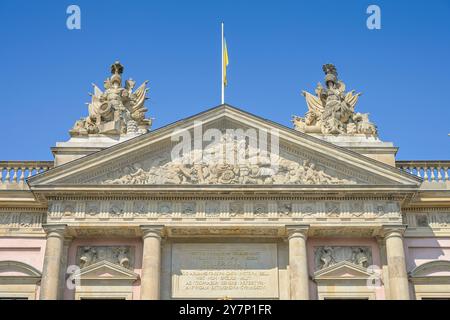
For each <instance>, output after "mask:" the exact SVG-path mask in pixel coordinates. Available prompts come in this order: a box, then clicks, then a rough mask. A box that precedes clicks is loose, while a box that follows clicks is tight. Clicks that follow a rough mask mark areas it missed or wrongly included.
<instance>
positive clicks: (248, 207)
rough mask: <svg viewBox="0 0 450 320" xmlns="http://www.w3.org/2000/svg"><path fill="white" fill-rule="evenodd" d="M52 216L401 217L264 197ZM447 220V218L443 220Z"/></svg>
mask: <svg viewBox="0 0 450 320" xmlns="http://www.w3.org/2000/svg"><path fill="white" fill-rule="evenodd" d="M51 206H52V209H51V210H50V215H49V217H50V218H51V219H55V220H61V219H69V220H70V219H77V220H83V219H102V220H108V219H127V220H130V219H131V220H133V219H137V220H139V219H147V218H158V217H160V218H177V219H179V218H218V217H220V218H239V217H241V218H246V219H247V218H255V219H259V218H270V219H273V218H289V217H292V218H303V219H322V220H323V219H328V220H330V221H332V220H338V219H363V220H373V219H375V218H383V219H386V220H388V221H392V219H394V220H396V219H397V220H398V219H400V218H401V217H400V211H399V206H398V204H397V203H394V202H392V201H372V200H367V201H363V200H349V201H337V200H333V201H327V200H323V201H316V202H313V201H287V200H285V201H283V200H280V201H272V200H270V201H264V200H191V201H179V200H176V201H170V200H162V201H158V200H88V201H83V200H80V201H55V202H54V203H52V204H51ZM442 221H444V220H442Z"/></svg>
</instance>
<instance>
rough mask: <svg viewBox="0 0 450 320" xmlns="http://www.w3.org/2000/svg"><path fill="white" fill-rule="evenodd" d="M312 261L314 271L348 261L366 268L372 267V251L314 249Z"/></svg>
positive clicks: (338, 247) (359, 249)
mask: <svg viewBox="0 0 450 320" xmlns="http://www.w3.org/2000/svg"><path fill="white" fill-rule="evenodd" d="M314 261H315V270H316V271H317V270H321V269H323V268H327V267H329V266H332V265H333V264H336V263H338V262H341V261H348V262H351V263H353V264H355V265H357V266H360V267H364V268H367V267H368V266H370V265H372V250H371V248H370V247H345V246H336V247H335V246H323V247H315V248H314Z"/></svg>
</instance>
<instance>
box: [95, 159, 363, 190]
mask: <svg viewBox="0 0 450 320" xmlns="http://www.w3.org/2000/svg"><path fill="white" fill-rule="evenodd" d="M117 176H118V177H117V178H114V179H108V180H105V181H103V182H101V183H102V184H125V185H127V184H266V185H271V184H288V185H291V184H294V185H302V184H303V185H309V184H317V185H328V184H356V181H354V180H350V179H340V178H336V177H333V176H331V175H329V174H327V173H325V172H324V171H323V170H320V169H317V168H316V165H315V164H314V163H311V162H310V161H308V160H304V161H303V163H302V164H300V163H298V162H295V161H290V160H284V161H282V162H281V163H280V165H279V166H278V168H274V167H271V166H270V165H266V164H264V163H257V164H251V165H250V164H248V165H237V164H234V165H233V164H227V163H223V164H220V163H215V164H205V163H198V164H184V163H182V162H168V163H166V164H164V165H162V166H160V167H150V168H148V169H144V168H143V165H142V164H140V163H135V164H133V165H131V166H127V167H125V168H124V169H123V170H121V171H120V172H118V174H117Z"/></svg>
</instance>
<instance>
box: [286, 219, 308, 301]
mask: <svg viewBox="0 0 450 320" xmlns="http://www.w3.org/2000/svg"><path fill="white" fill-rule="evenodd" d="M308 229H309V226H306V225H293V226H286V231H287V234H288V240H289V274H290V288H291V299H292V300H308V299H309V275H308V259H307V254H306V238H307V235H308Z"/></svg>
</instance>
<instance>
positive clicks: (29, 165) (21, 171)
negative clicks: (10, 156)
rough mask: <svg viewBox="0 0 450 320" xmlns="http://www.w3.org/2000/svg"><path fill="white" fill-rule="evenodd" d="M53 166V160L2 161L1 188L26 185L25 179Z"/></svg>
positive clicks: (0, 166) (0, 168)
mask: <svg viewBox="0 0 450 320" xmlns="http://www.w3.org/2000/svg"><path fill="white" fill-rule="evenodd" d="M50 168H53V161H0V189H13V188H14V187H18V188H20V187H21V186H26V185H27V184H26V182H25V180H26V179H27V178H29V177H31V176H33V175H35V174H38V173H41V172H44V171H47V170H48V169H50Z"/></svg>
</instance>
